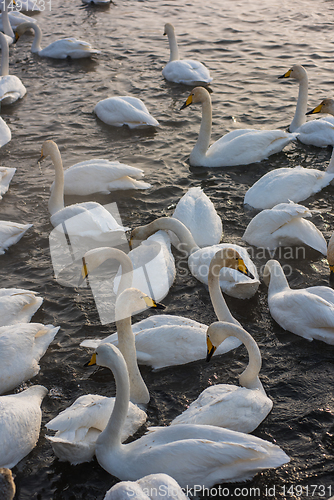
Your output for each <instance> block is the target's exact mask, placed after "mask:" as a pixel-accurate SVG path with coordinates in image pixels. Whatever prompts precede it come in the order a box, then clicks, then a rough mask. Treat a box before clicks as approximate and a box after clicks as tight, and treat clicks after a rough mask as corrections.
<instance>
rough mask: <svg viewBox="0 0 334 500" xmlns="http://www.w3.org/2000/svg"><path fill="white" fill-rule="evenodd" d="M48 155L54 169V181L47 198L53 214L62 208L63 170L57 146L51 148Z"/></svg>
mask: <svg viewBox="0 0 334 500" xmlns="http://www.w3.org/2000/svg"><path fill="white" fill-rule="evenodd" d="M50 157H51V161H52V163H53V166H54V169H55V183H54V187H53V190H52V192H51V195H50V198H49V212H50V214H51V215H53V214H55V213H56V212H58V211H59V210H61V209H63V208H64V170H63V162H62V160H61V156H60V152H59V150H58V148H53V149H52V151H51V152H50Z"/></svg>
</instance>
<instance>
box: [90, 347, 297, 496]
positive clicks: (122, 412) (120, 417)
mask: <svg viewBox="0 0 334 500" xmlns="http://www.w3.org/2000/svg"><path fill="white" fill-rule="evenodd" d="M96 363H97V364H98V365H102V366H107V367H109V368H110V369H111V370H112V371H113V374H114V377H115V381H116V402H115V406H114V410H113V413H112V415H111V417H110V420H109V422H108V424H107V426H106V428H105V430H104V431H103V432H102V433H101V434H100V436H99V437H98V439H97V441H96V448H95V454H96V458H97V460H98V462H99V464H100V465H101V466H102V467H103V468H104V469H105V470H106V471H107V472H109V473H110V474H112V475H113V476H116V477H118V478H119V479H121V480H126V481H128V480H130V481H136V480H138V479H139V478H141V477H143V476H145V475H147V474H155V473H159V472H161V471H164V472H165V473H166V474H168V475H170V476H171V477H173V478H174V479H175V480H176V481H177V482H178V483H179V485H180V486H181V488H185V487H187V486H188V487H191V486H193V485H194V484H200V485H203V487H207V488H209V487H210V486H213V485H214V484H217V483H221V482H226V481H227V482H229V481H238V480H240V481H243V480H246V479H250V478H251V477H253V476H254V475H255V474H256V473H257V472H258V471H259V470H260V469H264V468H273V467H279V466H280V465H282V464H283V463H287V462H288V461H289V457H288V456H287V455H286V454H285V453H284V452H283V451H282V450H281V449H280V448H279V447H278V446H276V445H273V444H271V443H269V442H267V441H264V440H262V439H260V438H257V437H255V436H251V435H248V434H243V433H239V432H235V431H230V430H229V429H222V428H219V427H214V426H207V425H204V426H202V425H189V424H188V425H182V426H178V425H173V426H169V427H154V428H151V429H150V432H149V433H148V434H145V435H144V436H142V437H141V438H140V439H137V440H135V441H132V442H131V443H128V444H122V443H121V440H120V432H121V429H122V427H123V422H124V420H125V416H126V412H127V407H128V403H129V379H128V376H127V369H126V364H125V361H124V359H123V357H122V355H121V353H120V352H119V351H118V349H117V348H116V347H114V346H113V345H111V344H102V345H100V346H99V347H98V348H97V352H96ZM171 457H172V460H171Z"/></svg>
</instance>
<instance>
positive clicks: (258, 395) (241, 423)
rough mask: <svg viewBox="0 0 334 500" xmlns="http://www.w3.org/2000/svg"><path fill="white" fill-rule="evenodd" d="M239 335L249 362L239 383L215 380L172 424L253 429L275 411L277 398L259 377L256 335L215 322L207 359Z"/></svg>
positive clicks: (243, 430) (259, 363)
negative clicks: (268, 390) (274, 401)
mask: <svg viewBox="0 0 334 500" xmlns="http://www.w3.org/2000/svg"><path fill="white" fill-rule="evenodd" d="M230 336H233V337H237V338H238V339H239V340H240V341H241V342H242V343H243V344H244V345H245V347H246V349H247V352H248V356H249V362H248V365H247V368H246V369H245V370H244V371H243V373H242V374H241V375H240V377H239V381H240V384H241V385H242V386H243V387H239V386H236V385H231V384H215V385H212V386H210V387H207V388H206V389H204V391H203V392H202V393H201V394H200V395H199V397H198V398H197V399H196V400H195V401H193V402H192V403H191V405H190V406H189V407H188V408H187V409H186V410H185V411H184V412H183V413H181V415H178V416H177V417H176V418H175V419H174V420H173V421H172V422H171V425H178V424H201V425H216V426H218V427H224V428H226V429H231V430H233V431H240V432H246V433H248V432H252V431H253V430H254V429H256V428H257V427H258V425H259V424H260V423H261V422H262V420H264V419H265V418H266V416H267V415H268V413H269V412H270V411H271V409H272V406H273V402H272V401H271V399H269V398H268V396H267V395H266V393H265V391H264V388H263V386H262V384H261V381H260V379H259V372H260V369H261V363H262V360H261V353H260V350H259V348H258V345H257V343H256V342H255V340H254V339H253V337H252V336H251V335H250V334H249V333H248V332H246V330H244V329H243V328H242V327H240V326H238V325H234V324H232V323H223V322H216V323H212V324H211V325H210V326H209V328H208V331H207V346H208V352H207V361H209V360H210V359H211V357H212V355H213V354H214V352H215V350H216V349H217V347H218V346H219V345H220V344H221V342H223V341H224V340H225V339H227V338H228V337H230Z"/></svg>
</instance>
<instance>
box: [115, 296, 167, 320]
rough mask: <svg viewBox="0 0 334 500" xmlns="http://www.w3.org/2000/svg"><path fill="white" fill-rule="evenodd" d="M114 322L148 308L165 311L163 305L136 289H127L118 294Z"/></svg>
mask: <svg viewBox="0 0 334 500" xmlns="http://www.w3.org/2000/svg"><path fill="white" fill-rule="evenodd" d="M115 307H116V321H119V320H121V319H124V318H130V317H131V316H132V315H133V314H136V313H138V312H141V311H143V310H145V309H148V308H151V307H152V308H154V309H165V306H164V305H163V304H160V303H159V302H156V301H155V300H153V299H152V298H151V297H149V296H148V295H146V294H145V293H143V292H142V291H141V290H138V288H127V289H126V290H124V291H123V292H122V293H120V294H119V296H118V297H117V300H116V306H115Z"/></svg>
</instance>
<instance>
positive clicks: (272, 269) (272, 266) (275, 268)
mask: <svg viewBox="0 0 334 500" xmlns="http://www.w3.org/2000/svg"><path fill="white" fill-rule="evenodd" d="M272 275H273V276H275V275H277V276H281V275H282V267H281V264H280V263H279V262H278V261H277V260H274V259H271V260H268V262H267V263H266V265H265V266H264V270H263V274H262V278H263V281H264V283H265V284H266V285H267V286H269V283H270V278H271V276H272Z"/></svg>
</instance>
